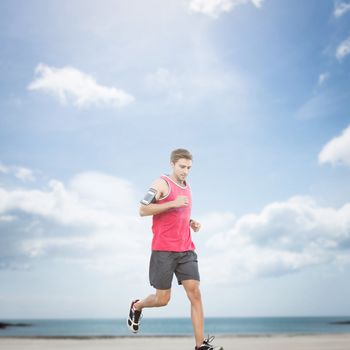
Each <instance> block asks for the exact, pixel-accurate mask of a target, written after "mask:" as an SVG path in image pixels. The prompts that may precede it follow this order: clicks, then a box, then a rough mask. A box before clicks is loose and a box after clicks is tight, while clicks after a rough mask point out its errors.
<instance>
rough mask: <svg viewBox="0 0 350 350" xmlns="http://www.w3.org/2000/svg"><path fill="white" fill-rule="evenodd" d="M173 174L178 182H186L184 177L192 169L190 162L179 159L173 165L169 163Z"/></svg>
mask: <svg viewBox="0 0 350 350" xmlns="http://www.w3.org/2000/svg"><path fill="white" fill-rule="evenodd" d="M171 166H172V168H173V174H174V176H175V177H176V178H177V180H179V181H180V182H183V181H185V180H186V177H187V175H188V173H189V171H190V169H191V167H192V160H189V159H185V158H181V159H179V160H178V161H177V162H176V163H175V164H174V163H171Z"/></svg>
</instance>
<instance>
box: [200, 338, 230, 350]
mask: <svg viewBox="0 0 350 350" xmlns="http://www.w3.org/2000/svg"><path fill="white" fill-rule="evenodd" d="M214 338H215V337H214V336H211V337H209V336H208V338H206V339H204V340H203V344H202V345H201V346H196V347H195V350H224V348H223V347H222V346H213V345H211V344H209V343H211V342H212V341H213V340H214Z"/></svg>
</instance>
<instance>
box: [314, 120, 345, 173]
mask: <svg viewBox="0 0 350 350" xmlns="http://www.w3.org/2000/svg"><path fill="white" fill-rule="evenodd" d="M318 161H319V163H321V164H324V163H331V164H332V165H336V164H342V165H346V166H348V167H350V125H349V126H348V127H347V128H346V129H345V130H343V132H342V133H341V135H339V136H336V137H335V138H333V139H332V140H330V141H329V142H328V143H327V144H326V145H325V146H324V147H323V149H322V150H321V152H320V153H319V155H318Z"/></svg>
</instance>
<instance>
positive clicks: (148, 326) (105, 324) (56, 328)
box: [0, 316, 350, 337]
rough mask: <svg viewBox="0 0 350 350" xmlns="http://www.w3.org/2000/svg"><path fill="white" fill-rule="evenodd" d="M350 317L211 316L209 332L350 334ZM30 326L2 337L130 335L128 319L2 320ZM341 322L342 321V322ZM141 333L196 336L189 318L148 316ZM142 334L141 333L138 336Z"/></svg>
mask: <svg viewBox="0 0 350 350" xmlns="http://www.w3.org/2000/svg"><path fill="white" fill-rule="evenodd" d="M348 321H350V316H349V317H244V318H218V317H216V318H207V319H206V322H205V330H206V334H208V333H209V334H211V335H242V336H244V335H256V336H259V335H274V334H318V333H350V322H348ZM0 322H5V323H12V324H13V323H25V324H30V326H25V327H23V326H22V327H7V328H5V329H0V337H1V336H6V337H12V336H14V337H23V336H24V337H25V336H27V337H115V336H130V335H131V333H130V332H129V330H128V329H127V327H126V320H125V319H50V320H44V319H33V320H29V319H25V320H14V319H11V320H0ZM339 323H340V324H339ZM139 334H140V335H141V336H186V335H192V324H191V320H190V319H189V318H162V319H160V318H144V319H143V320H142V324H141V331H140V333H139ZM137 336H138V335H137Z"/></svg>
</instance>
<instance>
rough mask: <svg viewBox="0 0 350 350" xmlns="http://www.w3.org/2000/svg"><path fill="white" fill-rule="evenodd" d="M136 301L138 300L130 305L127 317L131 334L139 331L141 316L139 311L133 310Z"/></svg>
mask: <svg viewBox="0 0 350 350" xmlns="http://www.w3.org/2000/svg"><path fill="white" fill-rule="evenodd" d="M138 301H139V300H138V299H137V300H134V301H133V302H132V303H131V306H130V311H129V317H128V328H129V329H130V330H131V332H133V333H137V332H138V331H139V325H140V320H141V315H142V312H141V311H138V310H135V308H134V305H135V304H136V303H137V302H138Z"/></svg>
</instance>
